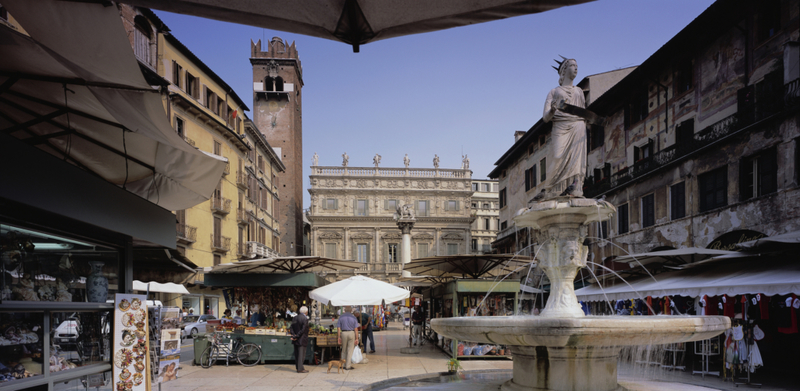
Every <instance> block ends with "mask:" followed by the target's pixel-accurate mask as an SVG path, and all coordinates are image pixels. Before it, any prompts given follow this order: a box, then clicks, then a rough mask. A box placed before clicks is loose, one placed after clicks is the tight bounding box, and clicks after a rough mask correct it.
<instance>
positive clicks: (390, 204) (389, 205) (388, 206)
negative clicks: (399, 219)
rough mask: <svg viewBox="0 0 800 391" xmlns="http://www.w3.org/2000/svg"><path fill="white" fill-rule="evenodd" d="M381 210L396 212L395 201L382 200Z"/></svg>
mask: <svg viewBox="0 0 800 391" xmlns="http://www.w3.org/2000/svg"><path fill="white" fill-rule="evenodd" d="M383 209H385V210H397V200H384V201H383Z"/></svg>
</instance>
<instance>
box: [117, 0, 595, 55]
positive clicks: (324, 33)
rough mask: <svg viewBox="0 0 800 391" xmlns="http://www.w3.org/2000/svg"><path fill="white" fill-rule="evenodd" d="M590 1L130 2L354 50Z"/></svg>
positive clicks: (141, 0)
mask: <svg viewBox="0 0 800 391" xmlns="http://www.w3.org/2000/svg"><path fill="white" fill-rule="evenodd" d="M589 1H592V0H539V1H530V0H473V1H450V0H426V1H417V0H292V1H278V0H173V1H163V0H129V1H126V3H128V4H132V5H136V6H142V7H150V8H154V9H159V10H163V11H169V12H176V13H180V14H189V15H195V16H201V17H204V18H209V19H216V20H222V21H226V22H232V23H242V24H249V25H252V26H257V27H263V28H268V29H272V30H280V31H287V32H291V33H298V34H304V35H310V36H313V37H319V38H325V39H331V40H335V41H341V42H344V43H347V44H350V45H352V46H353V51H355V52H358V47H359V45H363V44H365V43H368V42H373V41H379V40H381V39H387V38H394V37H400V36H403V35H410V34H419V33H426V32H431V31H436V30H444V29H449V28H452V27H458V26H466V25H471V24H476V23H482V22H488V21H492V20H498V19H505V18H508V17H512V16H519V15H527V14H535V13H539V12H544V11H549V10H552V9H556V8H560V7H563V6H568V5H573V4H580V3H587V2H589Z"/></svg>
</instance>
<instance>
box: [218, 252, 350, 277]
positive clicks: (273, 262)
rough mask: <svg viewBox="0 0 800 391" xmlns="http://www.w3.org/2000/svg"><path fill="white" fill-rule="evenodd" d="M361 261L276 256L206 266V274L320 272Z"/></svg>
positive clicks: (342, 268) (343, 268) (345, 266)
mask: <svg viewBox="0 0 800 391" xmlns="http://www.w3.org/2000/svg"><path fill="white" fill-rule="evenodd" d="M361 266H364V264H363V263H361V262H356V261H347V260H344V259H334V258H325V257H317V256H293V257H276V258H266V259H252V260H249V261H239V262H232V263H223V264H220V265H216V266H213V267H210V268H206V271H205V272H206V274H224V273H248V274H256V273H310V272H313V273H320V272H333V271H338V270H348V269H358V268H359V267H361Z"/></svg>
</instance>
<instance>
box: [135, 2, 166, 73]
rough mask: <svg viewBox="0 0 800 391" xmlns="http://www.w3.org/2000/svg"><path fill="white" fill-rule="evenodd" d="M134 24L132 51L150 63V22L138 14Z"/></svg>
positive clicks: (140, 58) (137, 56) (143, 60)
mask: <svg viewBox="0 0 800 391" xmlns="http://www.w3.org/2000/svg"><path fill="white" fill-rule="evenodd" d="M134 24H135V25H134V29H133V53H134V54H135V55H136V58H138V59H139V60H141V61H142V62H144V63H145V64H147V65H152V64H151V63H150V37H151V34H150V33H151V31H150V23H148V22H147V20H146V19H145V18H144V17H143V16H141V15H139V16H137V17H135V18H134ZM174 80H177V79H174ZM176 84H177V83H176Z"/></svg>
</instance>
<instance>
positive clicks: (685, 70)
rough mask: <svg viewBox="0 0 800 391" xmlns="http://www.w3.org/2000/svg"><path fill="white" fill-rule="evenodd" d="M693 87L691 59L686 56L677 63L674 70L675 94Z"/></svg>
mask: <svg viewBox="0 0 800 391" xmlns="http://www.w3.org/2000/svg"><path fill="white" fill-rule="evenodd" d="M692 87H694V68H692V59H691V58H687V59H685V60H683V61H682V62H681V63H679V64H678V69H677V70H676V72H675V94H681V93H684V92H686V91H689V90H691V89H692Z"/></svg>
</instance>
